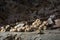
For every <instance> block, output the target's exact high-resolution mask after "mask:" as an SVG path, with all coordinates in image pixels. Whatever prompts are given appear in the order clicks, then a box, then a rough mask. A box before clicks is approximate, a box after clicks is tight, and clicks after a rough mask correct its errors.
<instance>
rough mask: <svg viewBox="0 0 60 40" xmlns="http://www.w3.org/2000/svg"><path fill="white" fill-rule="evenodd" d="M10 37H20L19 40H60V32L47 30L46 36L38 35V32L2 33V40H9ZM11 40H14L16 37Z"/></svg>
mask: <svg viewBox="0 0 60 40" xmlns="http://www.w3.org/2000/svg"><path fill="white" fill-rule="evenodd" d="M15 34H16V35H17V36H16V35H15ZM9 35H12V36H14V35H15V36H16V37H20V39H18V40H60V31H59V30H48V31H47V30H46V31H45V33H44V34H37V33H36V32H2V33H0V40H8V38H9V37H7V36H9ZM11 40H14V37H13V38H12V39H11Z"/></svg>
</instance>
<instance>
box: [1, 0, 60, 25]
mask: <svg viewBox="0 0 60 40" xmlns="http://www.w3.org/2000/svg"><path fill="white" fill-rule="evenodd" d="M0 5H1V6H0V10H1V11H0V25H2V24H10V23H15V22H16V21H32V20H35V19H36V18H41V19H47V18H48V17H49V16H50V15H51V14H60V0H9V1H8V0H5V1H3V0H0ZM59 18H60V17H59Z"/></svg>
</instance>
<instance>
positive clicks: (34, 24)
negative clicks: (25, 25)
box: [32, 19, 41, 27]
mask: <svg viewBox="0 0 60 40" xmlns="http://www.w3.org/2000/svg"><path fill="white" fill-rule="evenodd" d="M40 24H41V21H40V19H36V21H34V22H33V23H32V25H33V26H34V27H37V26H39V25H40Z"/></svg>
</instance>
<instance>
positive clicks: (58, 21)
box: [55, 19, 60, 27]
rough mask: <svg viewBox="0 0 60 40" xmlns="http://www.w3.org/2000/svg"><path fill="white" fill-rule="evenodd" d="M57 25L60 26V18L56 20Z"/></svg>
mask: <svg viewBox="0 0 60 40" xmlns="http://www.w3.org/2000/svg"><path fill="white" fill-rule="evenodd" d="M55 24H56V27H60V19H56V20H55Z"/></svg>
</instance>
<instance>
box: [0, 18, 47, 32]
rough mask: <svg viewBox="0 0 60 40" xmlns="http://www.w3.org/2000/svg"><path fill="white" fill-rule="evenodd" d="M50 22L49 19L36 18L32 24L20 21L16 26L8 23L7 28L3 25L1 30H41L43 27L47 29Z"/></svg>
mask: <svg viewBox="0 0 60 40" xmlns="http://www.w3.org/2000/svg"><path fill="white" fill-rule="evenodd" d="M47 25H48V23H47V21H43V22H42V21H41V20H40V19H36V20H35V21H34V22H33V23H32V25H28V24H24V23H18V24H17V25H15V26H14V27H10V25H6V26H5V28H4V27H1V28H0V32H6V31H7V30H8V29H9V30H8V31H10V32H35V31H37V32H38V31H39V32H40V31H41V30H42V29H44V30H46V27H47Z"/></svg>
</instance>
